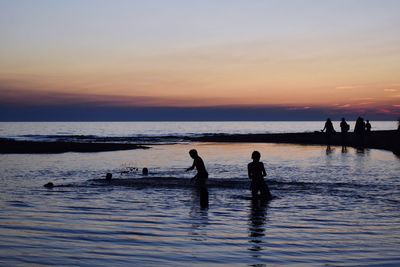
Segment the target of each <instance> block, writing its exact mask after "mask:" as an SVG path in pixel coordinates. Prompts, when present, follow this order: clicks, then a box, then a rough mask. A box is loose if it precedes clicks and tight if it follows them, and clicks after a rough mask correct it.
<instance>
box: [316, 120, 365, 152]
mask: <svg viewBox="0 0 400 267" xmlns="http://www.w3.org/2000/svg"><path fill="white" fill-rule="evenodd" d="M371 129H372V125H371V123H370V122H369V120H366V121H365V120H364V119H363V118H362V117H358V118H357V120H356V123H355V125H354V133H355V135H356V136H357V141H358V144H359V146H363V144H364V136H365V135H366V134H367V135H369V134H370V133H371ZM349 131H350V125H349V124H348V123H347V121H346V119H345V118H342V120H341V122H340V133H341V141H342V147H346V146H347V133H348V132H349ZM321 132H325V133H326V137H327V145H328V146H330V144H331V138H332V136H333V135H334V134H335V133H336V131H335V128H334V127H333V123H332V120H331V119H330V118H328V119H327V120H326V122H325V125H324V128H323V129H322V130H321Z"/></svg>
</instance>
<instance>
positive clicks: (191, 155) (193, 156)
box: [189, 149, 199, 159]
mask: <svg viewBox="0 0 400 267" xmlns="http://www.w3.org/2000/svg"><path fill="white" fill-rule="evenodd" d="M189 155H190V157H191V158H192V159H195V158H197V157H198V156H199V154H197V150H196V149H191V150H190V151H189Z"/></svg>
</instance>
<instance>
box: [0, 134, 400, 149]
mask: <svg viewBox="0 0 400 267" xmlns="http://www.w3.org/2000/svg"><path fill="white" fill-rule="evenodd" d="M181 138H182V140H185V141H190V142H222V143H223V142H226V143H287V144H302V145H327V141H328V140H327V136H326V134H325V133H322V132H305V133H266V134H212V135H206V136H199V137H181ZM329 143H330V145H332V146H341V145H342V138H341V133H335V134H334V135H332V136H331V138H330V142H329ZM346 144H347V146H348V147H356V148H358V147H364V148H375V149H384V150H390V151H392V152H393V153H395V154H396V155H400V132H399V131H396V130H387V131H372V132H370V133H368V134H365V136H364V140H363V141H362V142H361V140H360V138H359V137H358V136H356V135H355V134H354V133H353V132H351V133H348V134H347V138H346ZM152 145H155V144H154V143H152ZM146 148H149V147H148V146H145V145H138V144H132V143H106V142H101V143H98V142H61V141H55V142H50V141H49V142H43V141H18V140H14V139H6V138H0V153H1V154H12V153H14V154H18V153H20V154H22V153H27V154H28V153H29V154H40V153H65V152H102V151H117V150H131V149H146Z"/></svg>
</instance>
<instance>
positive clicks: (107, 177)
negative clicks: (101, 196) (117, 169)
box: [106, 172, 112, 181]
mask: <svg viewBox="0 0 400 267" xmlns="http://www.w3.org/2000/svg"><path fill="white" fill-rule="evenodd" d="M111 179H112V173H109V172H108V173H107V174H106V180H107V181H111Z"/></svg>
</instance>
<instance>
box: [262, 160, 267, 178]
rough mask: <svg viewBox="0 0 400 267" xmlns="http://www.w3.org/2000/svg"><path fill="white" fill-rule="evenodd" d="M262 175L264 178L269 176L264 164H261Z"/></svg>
mask: <svg viewBox="0 0 400 267" xmlns="http://www.w3.org/2000/svg"><path fill="white" fill-rule="evenodd" d="M261 173H262V176H267V172H266V171H265V167H264V163H262V162H261Z"/></svg>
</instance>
